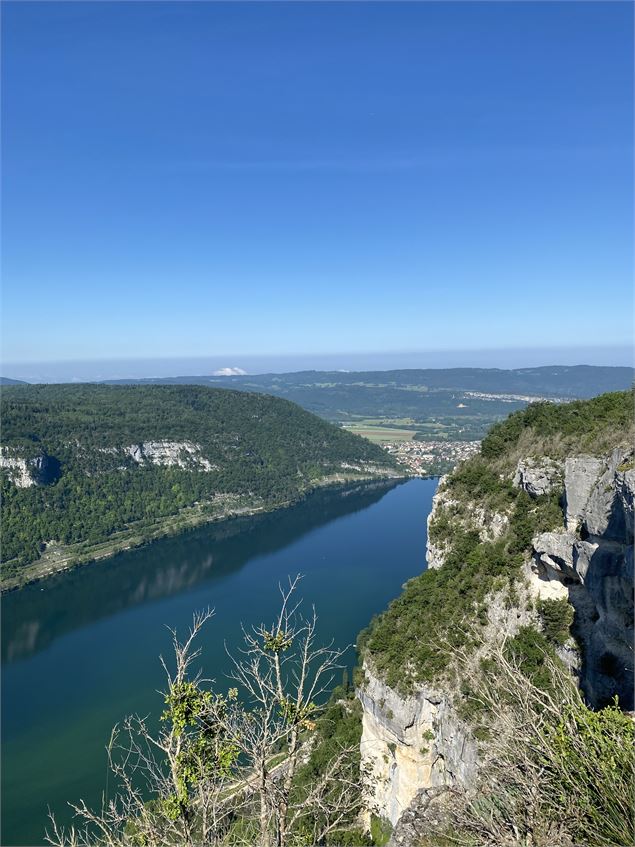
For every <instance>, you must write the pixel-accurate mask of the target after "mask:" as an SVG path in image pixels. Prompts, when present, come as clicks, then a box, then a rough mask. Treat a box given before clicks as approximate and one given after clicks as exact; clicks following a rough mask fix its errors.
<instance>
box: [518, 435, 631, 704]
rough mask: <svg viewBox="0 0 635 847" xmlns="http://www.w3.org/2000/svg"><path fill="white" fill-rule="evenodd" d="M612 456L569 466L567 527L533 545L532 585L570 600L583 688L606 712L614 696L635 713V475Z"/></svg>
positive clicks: (621, 455) (621, 454)
mask: <svg viewBox="0 0 635 847" xmlns="http://www.w3.org/2000/svg"><path fill="white" fill-rule="evenodd" d="M629 458H630V457H629V456H628V455H627V454H626V453H625V451H623V450H615V451H614V452H613V453H612V454H611V455H610V456H608V457H605V458H603V459H599V458H596V457H593V456H576V457H575V458H571V459H567V461H566V463H565V499H566V520H567V529H566V530H564V531H562V532H543V533H541V534H540V535H537V536H536V537H535V538H534V539H533V552H534V556H533V563H532V571H533V574H532V585H533V588H534V590H535V592H536V593H537V594H538V595H539V596H541V597H550V596H551V597H553V596H560V597H567V598H568V600H569V602H570V603H571V605H572V606H573V607H574V609H575V619H574V625H573V632H574V635H575V637H576V640H577V642H578V643H579V645H580V646H581V647H582V655H583V663H582V669H581V678H580V685H581V687H582V690H583V691H584V693H585V695H586V696H587V698H588V699H589V701H590V702H591V703H592V704H593V705H595V706H603V705H605V704H606V703H608V702H609V701H610V700H611V699H612V698H613V697H614V696H615V695H616V694H617V695H618V696H619V698H620V702H621V703H622V706H623V707H624V708H626V709H632V708H633V705H634V704H633V496H634V493H635V470H632V469H628V468H629V465H630V464H631V462H630V461H628V460H629Z"/></svg>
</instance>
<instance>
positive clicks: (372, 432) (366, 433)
mask: <svg viewBox="0 0 635 847" xmlns="http://www.w3.org/2000/svg"><path fill="white" fill-rule="evenodd" d="M344 429H347V430H348V431H349V432H354V433H355V435H361V436H362V438H367V439H368V440H369V441H373V442H374V443H375V444H387V443H390V442H392V441H411V440H412V439H413V438H414V436H415V435H416V433H417V430H416V429H399V428H397V427H392V426H375V425H373V424H361V423H355V424H346V426H345V427H344Z"/></svg>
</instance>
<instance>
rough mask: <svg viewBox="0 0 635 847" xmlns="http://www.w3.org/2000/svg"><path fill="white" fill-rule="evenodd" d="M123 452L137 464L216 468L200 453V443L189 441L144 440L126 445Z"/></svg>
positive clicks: (205, 469)
mask: <svg viewBox="0 0 635 847" xmlns="http://www.w3.org/2000/svg"><path fill="white" fill-rule="evenodd" d="M125 452H126V453H127V454H128V456H130V458H131V459H132V460H133V462H136V463H137V464H143V462H150V464H153V465H167V466H168V467H179V468H190V469H193V468H194V469H196V470H202V471H213V470H216V466H215V465H213V464H212V463H211V462H210V461H209V459H206V458H205V457H204V456H203V455H201V447H200V445H199V444H193V443H192V442H191V441H145V442H143V443H142V444H133V445H131V446H130V447H126V448H125Z"/></svg>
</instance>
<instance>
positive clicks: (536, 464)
mask: <svg viewBox="0 0 635 847" xmlns="http://www.w3.org/2000/svg"><path fill="white" fill-rule="evenodd" d="M561 483H562V463H561V462H556V461H554V460H553V459H548V458H544V459H521V460H520V461H519V462H518V466H517V468H516V474H515V476H514V485H515V486H516V487H517V488H522V489H523V491H526V492H527V494H529V496H530V497H540V496H542V495H543V494H551V492H552V491H553V490H554V489H556V488H557V487H558V486H559V485H560V484H561Z"/></svg>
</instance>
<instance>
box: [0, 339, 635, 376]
mask: <svg viewBox="0 0 635 847" xmlns="http://www.w3.org/2000/svg"><path fill="white" fill-rule="evenodd" d="M633 364H634V358H633V349H632V348H629V347H626V346H617V345H616V346H613V347H610V346H602V347H599V346H598V347H595V348H593V347H577V348H574V347H562V348H557V347H543V348H506V349H502V348H499V349H483V350H436V351H435V350H429V351H410V352H403V351H402V352H384V353H381V352H365V353H314V354H308V353H307V354H298V355H295V356H293V355H286V356H285V355H273V354H270V355H267V354H263V355H261V356H253V355H252V356H250V355H240V354H229V355H227V356H204V357H166V358H161V359H159V358H147V359H140V358H138V359H124V358H121V359H96V360H84V361H81V360H75V361H73V360H70V361H59V362H22V363H20V362H13V363H11V362H7V363H3V364H2V366H1V368H0V371H1V374H2V376H4V377H9V378H12V379H23V380H25V381H27V382H83V381H86V382H91V381H100V380H108V379H143V378H148V379H149V378H156V377H177V376H211V375H214V374H215V373H216V374H218V372H219V371H222V370H225V369H237V370H240V371H244V372H245V373H247V374H262V373H291V372H293V371H303V370H318V371H321V370H323V371H329V370H330V371H337V370H347V371H369V370H379V371H382V370H397V369H402V368H404V369H406V368H462V367H475V368H501V369H504V370H506V369H513V368H532V367H545V366H549V365H554V366H555V365H559V366H566V367H573V366H575V365H597V366H614V367H632V366H633Z"/></svg>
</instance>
